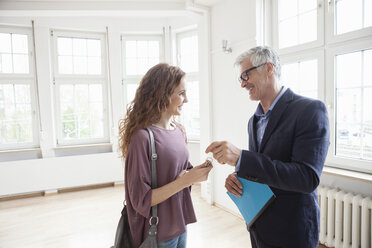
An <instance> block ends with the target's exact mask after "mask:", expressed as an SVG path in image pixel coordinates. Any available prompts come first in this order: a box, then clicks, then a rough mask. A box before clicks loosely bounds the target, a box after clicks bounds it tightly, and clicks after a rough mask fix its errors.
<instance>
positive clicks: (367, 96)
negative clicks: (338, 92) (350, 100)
mask: <svg viewBox="0 0 372 248" xmlns="http://www.w3.org/2000/svg"><path fill="white" fill-rule="evenodd" d="M363 93H364V96H363V107H365V111H363V121H364V125H371V124H372V111H371V109H370V108H371V106H372V87H369V88H365V89H364V92H363Z"/></svg>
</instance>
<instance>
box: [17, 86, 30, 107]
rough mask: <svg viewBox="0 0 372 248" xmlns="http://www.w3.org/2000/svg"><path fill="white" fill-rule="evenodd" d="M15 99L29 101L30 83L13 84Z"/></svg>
mask: <svg viewBox="0 0 372 248" xmlns="http://www.w3.org/2000/svg"><path fill="white" fill-rule="evenodd" d="M15 101H16V102H17V103H31V97H30V85H27V84H24V85H19V84H17V85H15Z"/></svg>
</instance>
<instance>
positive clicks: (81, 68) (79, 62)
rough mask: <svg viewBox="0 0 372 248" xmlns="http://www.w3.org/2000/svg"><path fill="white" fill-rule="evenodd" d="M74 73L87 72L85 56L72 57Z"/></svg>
mask: <svg viewBox="0 0 372 248" xmlns="http://www.w3.org/2000/svg"><path fill="white" fill-rule="evenodd" d="M73 63H74V73H75V74H87V57H78V56H74V57H73Z"/></svg>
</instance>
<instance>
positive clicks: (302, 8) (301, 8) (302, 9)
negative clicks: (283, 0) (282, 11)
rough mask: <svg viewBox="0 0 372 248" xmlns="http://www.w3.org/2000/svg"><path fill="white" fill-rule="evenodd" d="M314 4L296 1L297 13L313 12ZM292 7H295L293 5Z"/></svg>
mask: <svg viewBox="0 0 372 248" xmlns="http://www.w3.org/2000/svg"><path fill="white" fill-rule="evenodd" d="M316 4H317V3H316V1H309V0H299V1H298V7H299V12H300V13H304V12H308V11H311V10H314V9H316ZM293 5H295V4H293ZM286 7H287V6H286Z"/></svg>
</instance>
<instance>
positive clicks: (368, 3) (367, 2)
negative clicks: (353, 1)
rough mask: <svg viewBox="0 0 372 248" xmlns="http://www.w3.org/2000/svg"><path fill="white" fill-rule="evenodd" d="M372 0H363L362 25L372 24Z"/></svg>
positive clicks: (368, 25)
mask: <svg viewBox="0 0 372 248" xmlns="http://www.w3.org/2000/svg"><path fill="white" fill-rule="evenodd" d="M371 11H372V0H364V27H370V26H372V15H371Z"/></svg>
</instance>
